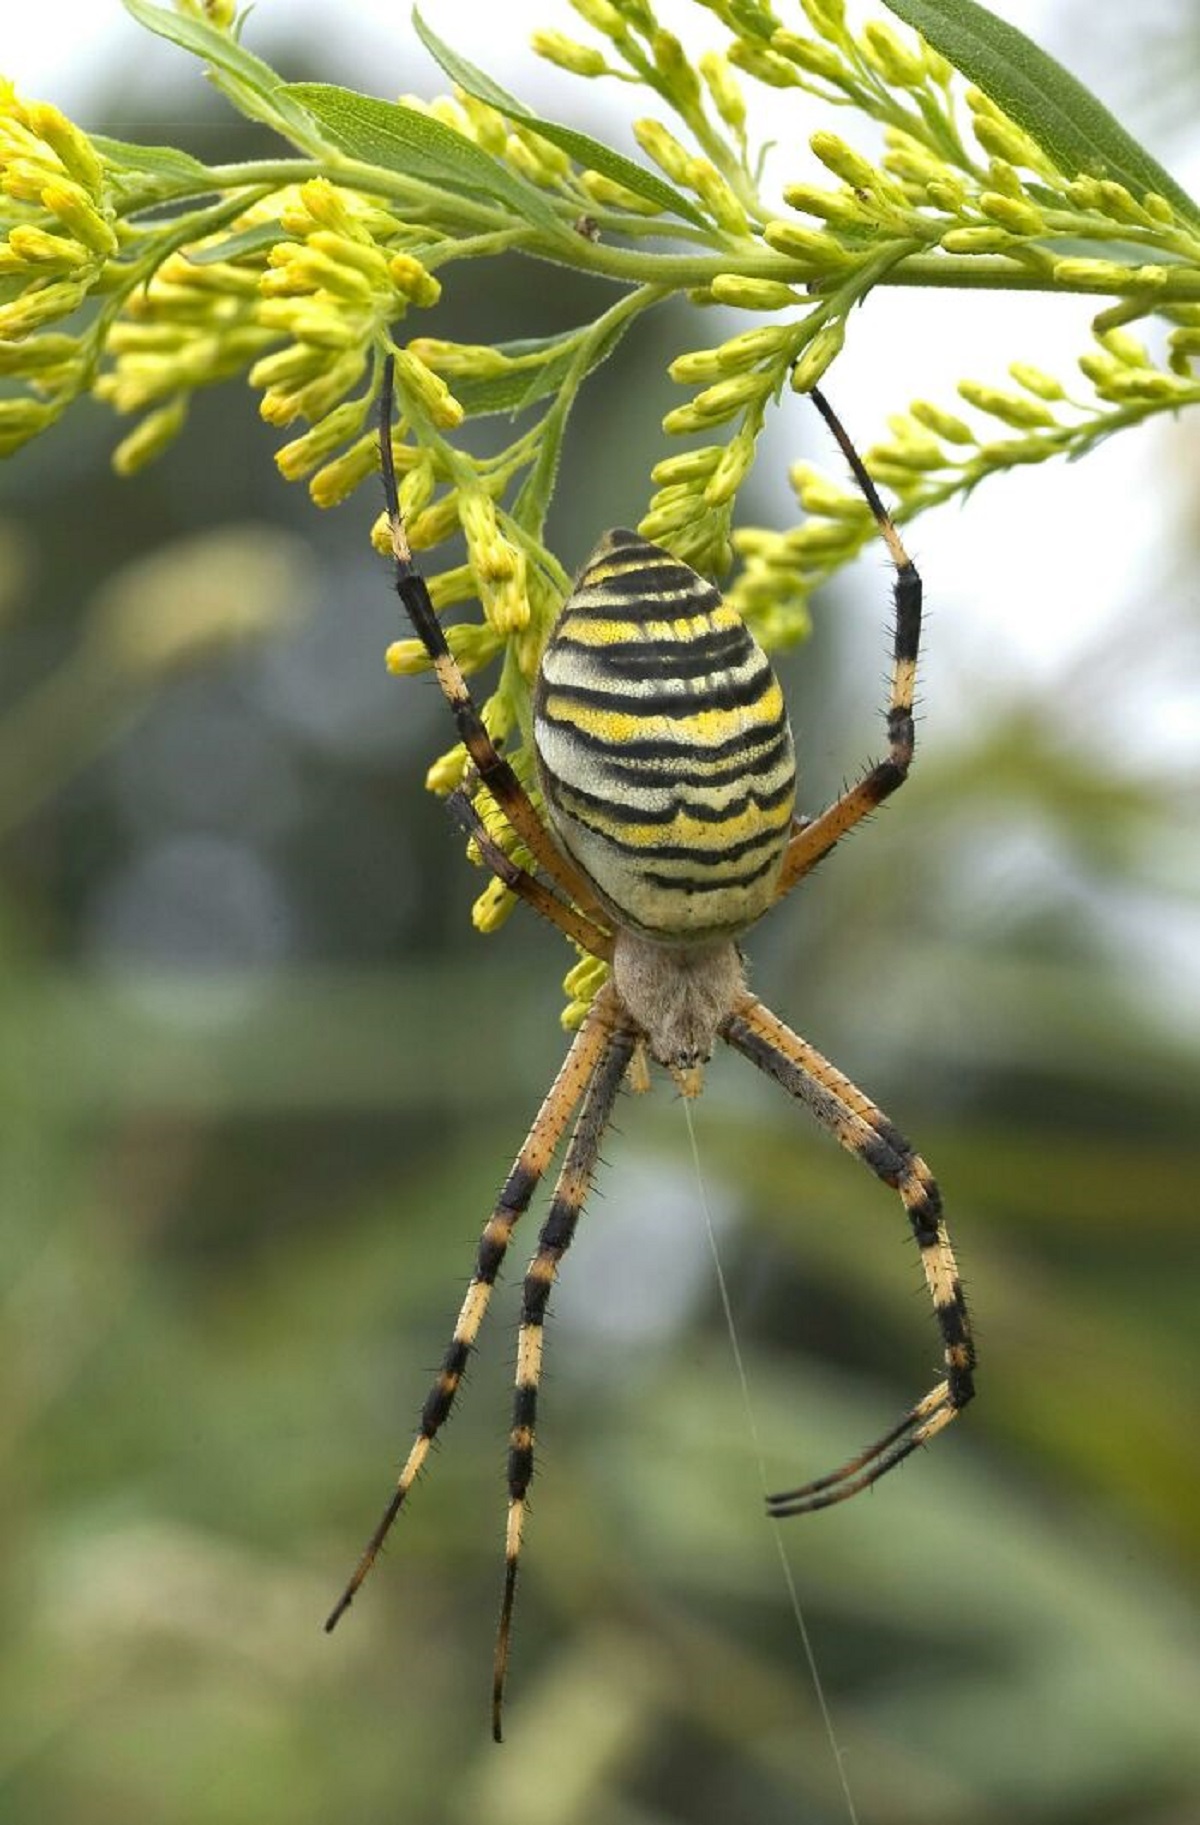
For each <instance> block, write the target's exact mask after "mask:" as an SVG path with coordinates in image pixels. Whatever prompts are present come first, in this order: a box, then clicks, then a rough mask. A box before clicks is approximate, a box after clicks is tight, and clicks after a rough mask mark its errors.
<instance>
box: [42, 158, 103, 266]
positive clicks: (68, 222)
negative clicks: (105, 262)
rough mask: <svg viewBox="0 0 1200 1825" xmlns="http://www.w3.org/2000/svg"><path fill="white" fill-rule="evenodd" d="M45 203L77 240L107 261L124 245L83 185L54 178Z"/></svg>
mask: <svg viewBox="0 0 1200 1825" xmlns="http://www.w3.org/2000/svg"><path fill="white" fill-rule="evenodd" d="M41 201H42V203H43V205H44V207H45V208H47V209H48V210H49V211H50V213H51V215H55V216H57V217H58V219H59V221H60V222H61V223H62V224H63V226H64V227H65V228H69V229H70V231H71V233H72V234H73V235H74V236H75V237H76V239H77V240H80V241H82V242H83V244H84V246H85V247H90V248H91V249H92V251H93V253H98V254H99V255H100V256H101V257H102V258H103V259H110V258H111V257H112V255H113V254H115V253H116V251H117V248H118V246H119V245H120V243H119V242H118V240H117V237H116V234H115V232H114V231H113V229H112V227H111V226H110V224H109V223H108V222H106V221H105V219H104V217H103V216H102V215H101V213H100V211H99V210H98V209H97V208H96V206H95V204H94V203H93V202H92V200H91V198H90V197H89V196H88V194H87V191H86V190H84V189H83V187H82V185H80V184H76V183H74V182H72V180H71V179H70V178H52V179H51V180H50V182H49V183H48V184H46V185H44V186H43V189H42V195H41Z"/></svg>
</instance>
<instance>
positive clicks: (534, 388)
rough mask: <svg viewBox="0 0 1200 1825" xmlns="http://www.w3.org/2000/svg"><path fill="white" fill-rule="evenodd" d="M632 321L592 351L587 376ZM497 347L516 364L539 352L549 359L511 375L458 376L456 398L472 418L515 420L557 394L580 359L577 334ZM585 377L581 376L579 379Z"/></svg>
mask: <svg viewBox="0 0 1200 1825" xmlns="http://www.w3.org/2000/svg"><path fill="white" fill-rule="evenodd" d="M631 321H633V319H632V318H628V319H622V320H621V322H620V323H619V324H618V325H617V326H616V329H615V332H614V334H613V335H612V336H610V337H607V338H605V340H604V341H603V342H602V343H600V344H598V345H597V346H596V347H594V348H593V349H592V350H591V351H590V353H589V357H588V364H587V368H586V370H585V374H590V373H591V372H592V371H593V369H595V368H598V367H599V366H600V363H601V362H602V361H604V360H606V359H607V357H608V356H609V355H610V354H611V353H612V351H613V348H614V347H615V346H616V344H617V342H618V341H619V340H620V338H621V336H622V335H624V333H625V330H626V329H627V328H628V325H629V323H630V322H631ZM495 346H496V348H497V350H498V352H499V353H500V354H501V355H508V356H509V357H510V358H511V359H513V360H517V359H519V358H520V357H521V356H522V355H531V354H535V353H537V352H538V351H539V350H545V351H546V359H545V361H539V362H537V363H535V364H533V365H532V366H530V367H522V368H518V369H517V370H516V371H515V372H513V373H508V374H494V375H487V376H482V375H481V376H480V377H479V378H478V379H473V378H471V377H470V376H469V375H457V374H456V375H455V376H454V378H453V379H452V380H451V382H450V385H451V387H452V388H453V391H454V397H455V398H456V399H457V400H458V401H459V403H460V404H461V405H462V406H464V407H465V408H466V410H467V411H468V412H469V413H470V415H471V417H472V418H478V417H487V416H488V415H489V414H493V413H498V412H508V413H510V414H512V415H513V416H515V415H516V414H517V413H518V412H523V411H524V410H525V409H526V407H527V406H531V405H533V404H535V403H536V401H537V400H539V399H544V398H545V397H546V396H547V395H548V394H550V393H557V392H558V390H559V388H560V386H561V385H562V382H563V380H564V378H565V377H566V375H567V373H568V372H569V371H570V369H571V367H572V366H573V364H574V362H575V361H576V360H577V359H578V357H579V341H578V335H577V332H575V331H571V332H569V333H568V334H567V335H565V336H540V337H532V338H526V339H524V340H522V341H520V342H498V343H496V345H495ZM584 377H585V376H584V374H581V375H580V376H579V379H580V380H582V379H583V378H584Z"/></svg>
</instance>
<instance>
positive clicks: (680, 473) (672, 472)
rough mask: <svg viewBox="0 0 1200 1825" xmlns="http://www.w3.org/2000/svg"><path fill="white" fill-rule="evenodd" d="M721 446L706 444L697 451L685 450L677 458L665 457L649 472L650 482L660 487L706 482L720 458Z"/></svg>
mask: <svg viewBox="0 0 1200 1825" xmlns="http://www.w3.org/2000/svg"><path fill="white" fill-rule="evenodd" d="M721 451H722V445H720V444H706V445H705V446H704V447H703V448H701V449H698V450H685V451H683V452H682V454H681V455H679V456H665V457H664V458H663V460H662V461H661V462H660V463H655V465H654V467H653V469H651V471H650V480H651V481H652V482H656V483H658V484H659V485H661V486H662V487H668V486H676V485H685V484H690V483H692V482H698V481H706V480H707V479H708V477H709V476H710V475H711V474H712V472H713V470H714V469H715V468H716V466H717V463H718V462H719V461H720V458H721Z"/></svg>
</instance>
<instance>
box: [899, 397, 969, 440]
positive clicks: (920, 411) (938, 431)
mask: <svg viewBox="0 0 1200 1825" xmlns="http://www.w3.org/2000/svg"><path fill="white" fill-rule="evenodd" d="M911 411H912V415H913V417H914V418H915V419H916V421H917V423H918V424H919V425H924V426H925V428H926V430H927V431H932V432H933V433H934V435H935V436H937V437H944V438H945V439H946V442H947V443H951V444H973V443H974V442H975V433H974V431H972V429H971V427H970V425H969V424H966V423H964V421H963V420H962V419H961V418H956V417H955V415H954V413H953V412H944V411H943V410H942V408H941V406H935V405H933V404H931V403H930V401H929V400H926V399H914V400H913V402H912V407H911Z"/></svg>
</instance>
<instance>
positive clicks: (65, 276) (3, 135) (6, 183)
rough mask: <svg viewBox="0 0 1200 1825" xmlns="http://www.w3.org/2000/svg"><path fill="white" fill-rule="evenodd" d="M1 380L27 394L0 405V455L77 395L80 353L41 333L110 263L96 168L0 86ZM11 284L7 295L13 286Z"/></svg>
mask: <svg viewBox="0 0 1200 1825" xmlns="http://www.w3.org/2000/svg"><path fill="white" fill-rule="evenodd" d="M0 199H2V200H0V230H3V231H4V238H3V240H2V241H0V282H5V290H6V291H7V290H14V295H13V296H11V297H9V298H8V299H7V301H6V302H5V303H3V304H0V376H4V377H7V378H11V379H15V380H18V381H24V382H25V383H26V385H27V386H28V388H29V389H30V391H29V393H28V394H27V395H26V396H24V397H21V396H16V397H13V398H10V399H4V400H0V455H7V454H8V453H9V452H10V451H11V450H14V449H16V448H17V447H18V446H19V445H20V444H22V443H24V442H25V441H26V440H27V439H28V438H30V437H34V436H36V435H37V433H38V432H39V431H41V430H44V429H45V427H46V426H47V425H48V424H49V423H50V422H51V420H52V419H53V418H55V417H57V416H58V413H59V412H60V411H61V410H62V409H63V408H64V406H65V405H66V404H67V402H68V401H69V400H70V398H71V397H73V395H74V393H75V391H76V390H77V387H78V384H79V380H80V376H81V373H82V369H83V350H82V347H81V344H80V340H79V338H78V337H76V336H72V335H69V334H66V333H64V332H61V331H59V332H55V331H51V330H49V328H48V326H49V325H51V324H55V323H63V322H65V321H66V320H67V319H68V318H70V317H71V316H72V315H73V314H74V313H75V312H76V311H77V310H78V309H79V307H80V305H81V304H82V303H83V302H84V300H85V298H86V297H87V296H88V293H89V292H90V291H92V289H93V288H94V286H95V285H96V283H97V281H98V280H99V279H100V277H101V275H102V274H103V272H104V270H105V267H106V266H107V264H108V263H109V261H111V260H112V259H113V258H114V256H115V255H116V253H117V250H118V246H119V241H118V237H117V232H116V229H115V227H114V224H113V214H112V210H111V207H110V205H109V202H108V200H107V197H106V192H105V180H104V167H103V165H102V163H101V161H100V158H99V156H98V154H97V153H96V151H95V149H94V147H93V146H92V144H91V142H90V141H89V139H88V138H87V135H86V134H85V133H82V132H81V131H80V129H79V128H78V127H76V126H75V125H74V123H73V122H71V121H69V120H68V119H67V118H66V116H65V115H63V114H60V113H59V111H58V109H57V108H55V107H52V106H51V105H50V103H49V102H42V101H33V102H26V101H22V100H21V98H20V96H19V95H18V94H17V93H16V90H15V89H14V88H13V87H12V85H11V83H0ZM13 281H15V282H16V287H15V289H14V287H13V285H12V282H13Z"/></svg>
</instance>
